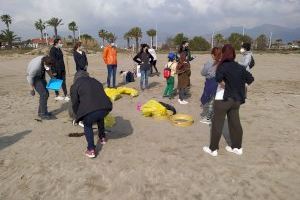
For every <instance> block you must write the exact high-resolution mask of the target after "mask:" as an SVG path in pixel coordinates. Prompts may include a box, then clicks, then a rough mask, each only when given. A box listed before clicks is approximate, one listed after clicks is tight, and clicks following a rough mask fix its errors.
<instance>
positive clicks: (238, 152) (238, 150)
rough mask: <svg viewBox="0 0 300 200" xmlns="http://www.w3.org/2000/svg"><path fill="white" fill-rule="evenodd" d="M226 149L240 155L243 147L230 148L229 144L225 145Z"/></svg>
mask: <svg viewBox="0 0 300 200" xmlns="http://www.w3.org/2000/svg"><path fill="white" fill-rule="evenodd" d="M225 149H226V151H228V152H230V153H235V154H236V155H239V156H240V155H242V154H243V148H240V149H238V148H234V149H232V148H231V147H230V146H226V147H225Z"/></svg>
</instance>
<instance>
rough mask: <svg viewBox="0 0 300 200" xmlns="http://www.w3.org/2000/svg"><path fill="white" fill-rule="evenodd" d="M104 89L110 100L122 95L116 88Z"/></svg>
mask: <svg viewBox="0 0 300 200" xmlns="http://www.w3.org/2000/svg"><path fill="white" fill-rule="evenodd" d="M104 91H105V93H106V95H107V96H108V97H109V98H110V100H111V101H116V100H118V99H120V98H121V97H122V96H121V94H120V92H119V91H118V90H117V89H114V88H105V89H104Z"/></svg>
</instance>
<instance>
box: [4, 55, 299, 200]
mask: <svg viewBox="0 0 300 200" xmlns="http://www.w3.org/2000/svg"><path fill="white" fill-rule="evenodd" d="M33 57H34V56H32V55H15V56H7V57H4V56H1V57H0V61H1V62H0V70H1V73H0V99H1V100H0V107H1V109H0V116H1V117H0V199H1V200H27V199H28V200H29V199H30V200H38V199H43V200H44V199H45V200H48V199H49V200H54V199H67V200H68V199H72V200H77V199H78V200H82V199H111V200H117V199H122V200H127V199H128V200H140V199H142V200H144V199H145V200H148V199H149V200H150V199H158V200H169V199H172V200H174V199H178V200H183V199H187V200H191V199H199V200H200V199H202V200H206V199H215V200H224V199H234V200H244V199H257V200H260V199H265V200H267V199H268V200H277V199H280V200H296V199H299V196H300V190H299V186H300V156H299V154H300V146H298V145H299V143H300V126H299V124H300V56H299V55H293V54H287V55H284V54H263V55H255V59H256V66H255V67H254V69H253V75H254V77H255V82H254V84H253V85H252V86H251V87H250V90H249V93H248V99H247V102H246V104H244V105H243V106H242V108H241V112H240V114H241V121H242V125H243V130H244V138H243V148H244V154H243V155H242V156H236V155H232V154H230V153H228V152H226V151H225V149H224V148H225V145H226V144H225V141H224V139H223V138H222V139H221V143H220V151H219V156H218V157H216V158H214V157H211V156H209V155H207V154H205V153H204V152H203V151H202V147H203V146H204V145H207V144H209V126H207V125H205V124H202V123H200V122H199V114H200V111H201V110H200V102H199V97H200V95H201V93H202V90H203V85H204V78H203V77H201V75H200V70H201V68H202V66H203V64H204V62H206V61H207V59H209V57H210V55H196V59H195V60H194V61H193V62H192V77H191V83H192V88H191V94H192V96H191V98H190V99H189V100H188V101H189V102H190V103H189V104H188V105H179V104H178V102H177V98H175V99H173V100H169V99H163V98H162V92H163V89H164V87H165V80H164V78H163V77H157V76H154V77H152V78H150V87H151V88H150V89H149V90H147V91H145V92H143V93H140V95H139V96H138V97H137V98H131V97H128V96H123V98H121V99H120V100H118V101H116V102H114V109H113V111H112V115H113V116H115V117H116V120H117V123H116V126H115V127H113V128H112V129H111V133H109V134H108V139H109V140H108V142H107V144H106V145H104V146H103V147H102V149H101V151H100V152H99V155H98V157H97V158H95V159H88V158H86V157H85V155H84V151H85V148H86V141H85V138H84V137H68V134H69V133H74V132H75V133H82V132H83V129H82V128H80V127H79V126H73V125H72V123H71V121H70V119H69V116H68V112H67V104H66V103H64V102H60V101H55V100H54V92H50V98H49V100H48V108H49V111H52V112H53V113H54V114H56V117H57V119H56V120H52V121H43V122H38V121H36V120H34V119H35V118H36V117H37V106H38V95H36V96H35V97H32V96H30V95H29V89H30V87H29V86H28V83H27V81H26V77H25V75H26V67H27V64H28V62H29V61H30V60H31V59H32V58H33ZM88 60H89V68H88V71H89V72H90V74H91V76H93V77H96V78H97V79H98V80H100V81H101V82H105V80H106V73H107V72H106V66H105V65H104V63H103V60H102V58H101V56H100V54H89V55H88ZM118 61H119V63H118V70H121V69H131V68H132V66H133V61H132V58H131V56H130V55H128V54H119V56H118ZM165 62H166V55H163V54H160V55H158V64H157V66H158V68H159V69H160V71H161V72H162V70H163V66H164V64H165ZM65 63H67V65H68V68H69V71H68V75H67V86H68V88H69V87H70V86H71V84H72V81H73V75H74V71H75V65H74V61H73V57H70V56H69V57H65ZM118 79H119V80H118V81H121V80H120V78H119V77H118ZM138 84H139V82H138V81H136V82H135V83H131V84H129V85H128V86H129V87H133V88H138ZM152 98H154V99H157V100H162V101H164V102H166V103H170V104H172V105H174V106H175V108H176V109H177V111H178V112H179V113H184V114H190V115H192V116H193V118H194V120H195V123H194V124H193V125H192V126H190V127H186V128H181V127H175V126H173V125H172V124H171V123H169V122H168V121H159V120H155V119H151V118H145V117H143V116H142V115H141V113H140V112H138V111H137V110H136V105H137V103H139V102H140V103H145V102H146V101H148V100H150V99H152ZM297 188H298V189H297Z"/></svg>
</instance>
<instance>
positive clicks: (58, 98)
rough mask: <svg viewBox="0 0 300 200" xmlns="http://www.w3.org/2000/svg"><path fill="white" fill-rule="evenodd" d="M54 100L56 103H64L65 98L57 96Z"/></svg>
mask: <svg viewBox="0 0 300 200" xmlns="http://www.w3.org/2000/svg"><path fill="white" fill-rule="evenodd" d="M54 99H55V100H56V101H62V100H64V99H65V98H64V97H62V96H57V97H55V98H54Z"/></svg>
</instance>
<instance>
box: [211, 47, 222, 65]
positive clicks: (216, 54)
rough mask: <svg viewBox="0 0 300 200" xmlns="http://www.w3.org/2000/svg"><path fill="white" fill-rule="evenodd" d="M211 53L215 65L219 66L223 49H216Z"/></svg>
mask: <svg viewBox="0 0 300 200" xmlns="http://www.w3.org/2000/svg"><path fill="white" fill-rule="evenodd" d="M210 53H211V55H213V56H214V59H215V61H214V65H218V64H219V62H220V60H221V57H222V49H221V48H220V47H214V48H212V50H211V52H210Z"/></svg>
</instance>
